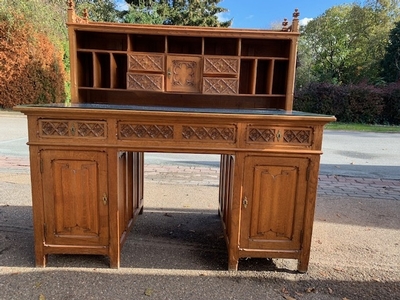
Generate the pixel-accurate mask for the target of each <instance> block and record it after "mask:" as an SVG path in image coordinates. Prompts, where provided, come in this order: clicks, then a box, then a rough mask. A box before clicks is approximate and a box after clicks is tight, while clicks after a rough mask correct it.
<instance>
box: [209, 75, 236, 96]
mask: <svg viewBox="0 0 400 300" xmlns="http://www.w3.org/2000/svg"><path fill="white" fill-rule="evenodd" d="M238 90H239V81H238V79H235V78H215V77H204V78H203V93H204V94H220V95H235V94H237V93H238Z"/></svg>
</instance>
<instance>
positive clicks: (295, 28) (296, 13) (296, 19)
mask: <svg viewBox="0 0 400 300" xmlns="http://www.w3.org/2000/svg"><path fill="white" fill-rule="evenodd" d="M299 16H300V12H299V10H298V9H297V8H296V9H295V10H294V13H293V22H292V26H291V31H293V32H298V31H299Z"/></svg>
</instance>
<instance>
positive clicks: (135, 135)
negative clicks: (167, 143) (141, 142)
mask: <svg viewBox="0 0 400 300" xmlns="http://www.w3.org/2000/svg"><path fill="white" fill-rule="evenodd" d="M118 136H119V138H120V139H173V138H174V126H173V125H162V124H157V125H155V124H134V123H125V122H119V123H118Z"/></svg>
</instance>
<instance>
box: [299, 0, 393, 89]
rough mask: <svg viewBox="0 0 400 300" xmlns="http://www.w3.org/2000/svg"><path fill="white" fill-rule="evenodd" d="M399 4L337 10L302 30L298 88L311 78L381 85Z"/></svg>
mask: <svg viewBox="0 0 400 300" xmlns="http://www.w3.org/2000/svg"><path fill="white" fill-rule="evenodd" d="M398 3H399V1H393V0H392V1H390V0H381V1H379V0H378V1H372V0H371V1H367V3H366V5H365V6H360V5H358V4H351V5H340V6H334V7H332V8H330V9H328V10H327V11H325V13H324V14H323V15H321V16H319V17H318V18H316V19H314V20H312V21H311V22H309V23H308V24H307V25H306V26H304V27H302V29H301V31H302V35H301V38H300V42H299V57H300V65H301V66H300V67H299V70H298V73H299V75H300V76H299V77H298V79H299V80H303V81H301V82H300V81H298V82H297V86H302V85H306V84H307V79H308V78H310V79H311V80H317V81H320V82H327V83H334V84H348V83H359V82H362V81H369V82H370V83H378V82H381V77H380V76H381V71H380V69H381V66H380V61H381V59H382V58H383V56H384V53H385V45H386V44H387V41H388V33H389V30H390V28H392V27H393V20H396V18H397V19H398V18H399V16H400V14H393V11H392V10H391V9H394V10H395V11H399V8H398V7H397V8H396V5H397V6H398ZM396 9H397V10H396ZM304 57H306V59H304ZM306 75H307V76H306ZM308 82H309V81H308Z"/></svg>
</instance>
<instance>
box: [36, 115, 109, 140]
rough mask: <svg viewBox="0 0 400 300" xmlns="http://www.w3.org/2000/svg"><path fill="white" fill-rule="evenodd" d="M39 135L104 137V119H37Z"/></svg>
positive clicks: (105, 128) (52, 136)
mask: <svg viewBox="0 0 400 300" xmlns="http://www.w3.org/2000/svg"><path fill="white" fill-rule="evenodd" d="M39 136H40V137H51V138H54V137H78V138H79V137H80V138H105V137H106V136H107V123H106V122H105V121H79V120H49V119H47V120H46V119H45V120H39Z"/></svg>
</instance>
